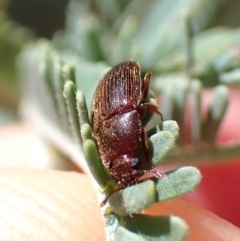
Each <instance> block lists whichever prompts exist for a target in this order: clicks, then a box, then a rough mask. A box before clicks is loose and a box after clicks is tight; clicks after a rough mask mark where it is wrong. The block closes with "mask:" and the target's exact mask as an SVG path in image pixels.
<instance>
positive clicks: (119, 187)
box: [100, 184, 124, 207]
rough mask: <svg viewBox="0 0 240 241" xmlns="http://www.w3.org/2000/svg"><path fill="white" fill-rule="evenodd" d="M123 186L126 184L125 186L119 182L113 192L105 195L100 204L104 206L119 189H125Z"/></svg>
mask: <svg viewBox="0 0 240 241" xmlns="http://www.w3.org/2000/svg"><path fill="white" fill-rule="evenodd" d="M123 187H124V186H123V185H122V184H118V185H117V187H116V189H115V190H114V191H113V192H112V193H110V194H109V195H108V196H107V197H105V198H104V199H103V201H102V202H101V204H100V207H103V206H104V205H105V204H106V203H107V201H108V199H109V198H110V197H111V196H112V195H113V194H114V193H116V192H117V191H119V190H121V189H123Z"/></svg>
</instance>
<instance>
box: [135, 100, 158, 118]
mask: <svg viewBox="0 0 240 241" xmlns="http://www.w3.org/2000/svg"><path fill="white" fill-rule="evenodd" d="M139 109H140V113H146V111H147V110H150V111H151V112H152V113H154V114H157V115H158V116H159V117H160V118H161V121H163V116H162V113H161V112H160V111H159V110H158V106H157V105H155V104H153V103H151V102H145V103H141V105H140V108H139Z"/></svg>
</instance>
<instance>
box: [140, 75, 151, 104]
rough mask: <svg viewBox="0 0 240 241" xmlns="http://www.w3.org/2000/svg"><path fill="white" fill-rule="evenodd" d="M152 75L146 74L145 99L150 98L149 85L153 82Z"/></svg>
mask: <svg viewBox="0 0 240 241" xmlns="http://www.w3.org/2000/svg"><path fill="white" fill-rule="evenodd" d="M151 77H152V75H151V73H146V75H145V77H144V79H143V85H142V93H143V99H146V98H148V91H149V85H150V82H151Z"/></svg>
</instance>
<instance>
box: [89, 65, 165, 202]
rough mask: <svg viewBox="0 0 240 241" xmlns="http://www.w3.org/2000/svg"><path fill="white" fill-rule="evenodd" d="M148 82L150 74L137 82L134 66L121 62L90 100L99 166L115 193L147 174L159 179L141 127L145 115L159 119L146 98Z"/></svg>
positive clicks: (159, 173) (153, 104)
mask: <svg viewBox="0 0 240 241" xmlns="http://www.w3.org/2000/svg"><path fill="white" fill-rule="evenodd" d="M150 81H151V74H150V73H147V74H146V75H145V77H144V79H143V80H141V76H140V68H139V65H138V64H137V63H136V62H133V61H127V62H123V63H120V64H118V65H116V66H115V67H113V68H112V69H110V70H109V71H108V72H107V73H106V74H105V75H104V76H103V78H102V80H101V81H100V83H99V85H98V87H97V89H96V92H95V95H94V97H93V102H92V124H93V138H94V139H95V141H96V144H97V148H98V152H99V156H100V159H101V162H102V164H103V165H104V167H105V168H106V169H107V170H108V171H109V173H110V175H111V176H112V178H113V179H114V180H115V181H116V183H117V187H116V190H115V191H117V190H120V189H123V188H126V187H129V186H131V185H134V184H136V183H139V182H141V181H143V180H145V179H146V178H145V179H143V178H141V177H142V176H143V174H145V173H148V172H151V173H154V175H155V176H157V177H158V178H160V177H162V173H161V172H158V171H156V170H153V169H152V162H151V158H150V154H149V144H148V143H149V141H148V136H147V133H146V130H145V128H144V125H143V119H144V118H145V117H146V114H147V113H149V112H150V113H152V114H154V113H156V114H158V115H159V116H160V117H161V119H162V114H161V113H160V112H159V111H158V106H157V105H156V104H155V103H153V102H150V99H149V97H148V90H149V84H150ZM111 194H112V193H111ZM111 194H110V195H111ZM110 195H109V196H110ZM109 196H108V197H109ZM108 197H107V198H106V199H105V200H104V201H103V203H102V205H104V204H105V203H106V201H107V199H108Z"/></svg>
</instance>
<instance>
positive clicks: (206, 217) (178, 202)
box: [145, 198, 240, 241]
mask: <svg viewBox="0 0 240 241" xmlns="http://www.w3.org/2000/svg"><path fill="white" fill-rule="evenodd" d="M145 213H147V214H151V215H175V216H179V217H181V218H182V219H183V220H185V222H186V223H187V224H188V226H189V236H188V239H187V241H206V240H211V241H229V240H232V241H237V240H239V237H240V230H239V228H237V227H236V226H234V225H233V224H231V223H229V222H227V221H226V220H224V219H221V218H220V217H218V216H217V215H215V214H214V213H211V212H210V211H208V210H206V209H203V208H201V207H199V206H196V205H194V204H193V203H190V202H187V201H184V200H182V199H181V198H178V199H174V200H170V201H165V202H161V203H157V204H155V205H153V206H152V207H150V208H149V209H147V210H146V211H145Z"/></svg>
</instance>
